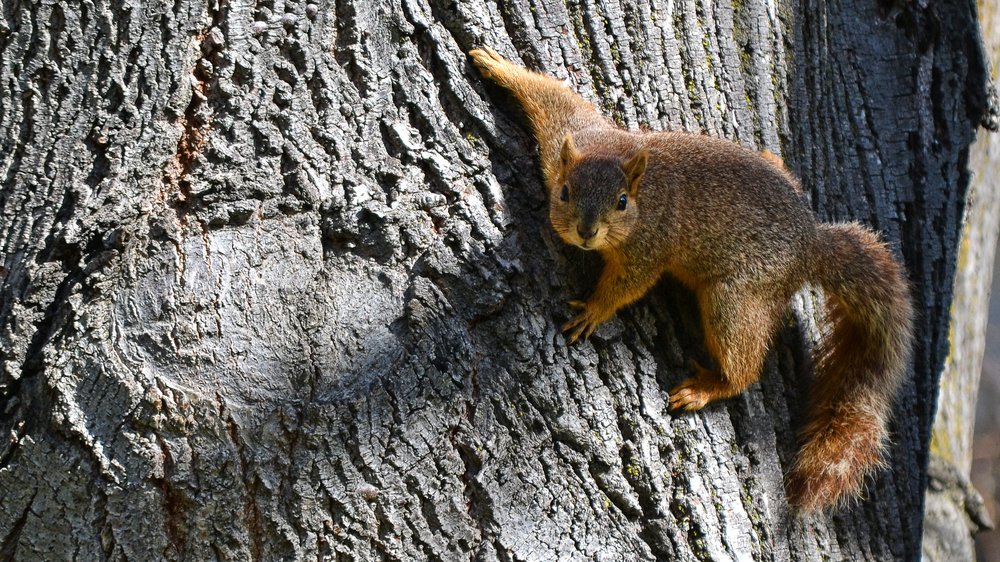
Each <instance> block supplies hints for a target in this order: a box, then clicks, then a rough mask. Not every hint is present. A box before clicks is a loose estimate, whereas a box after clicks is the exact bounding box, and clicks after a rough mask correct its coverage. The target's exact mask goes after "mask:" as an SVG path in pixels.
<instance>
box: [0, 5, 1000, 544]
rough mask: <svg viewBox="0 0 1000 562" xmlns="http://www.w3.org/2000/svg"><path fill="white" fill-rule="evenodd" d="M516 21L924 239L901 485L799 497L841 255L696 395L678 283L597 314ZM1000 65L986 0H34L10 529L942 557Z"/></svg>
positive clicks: (549, 53) (1, 489)
mask: <svg viewBox="0 0 1000 562" xmlns="http://www.w3.org/2000/svg"><path fill="white" fill-rule="evenodd" d="M482 44H486V45H490V46H493V47H495V48H497V49H498V50H500V51H501V52H502V53H503V54H505V55H508V56H510V57H512V58H514V59H515V60H518V59H520V60H521V61H523V62H524V63H526V64H527V65H528V66H530V67H533V68H537V69H540V70H543V71H545V72H548V73H551V74H554V75H556V76H559V77H561V78H566V79H568V80H569V81H570V82H571V83H572V84H573V85H574V87H575V88H577V89H578V90H579V91H580V92H581V93H582V94H583V95H584V96H585V97H587V98H589V99H591V100H593V101H594V102H596V103H597V104H598V105H599V106H601V107H602V108H604V110H605V111H606V112H607V113H608V114H610V115H612V116H613V117H614V118H615V119H616V120H617V121H618V122H619V123H621V124H622V125H623V126H626V127H628V128H631V129H638V128H640V127H650V128H652V129H667V128H682V129H687V130H695V131H705V132H708V133H711V134H715V135H720V136H725V137H728V138H731V139H734V140H737V141H739V142H741V143H743V144H746V145H748V146H754V147H760V148H768V149H770V150H772V151H774V152H778V153H781V154H782V155H783V156H784V158H785V159H786V162H787V163H788V165H789V166H790V167H791V168H792V169H793V170H795V171H796V172H797V173H799V174H800V175H801V176H802V179H803V184H804V186H805V187H806V189H807V190H808V191H809V192H810V193H811V194H812V203H813V207H814V209H815V210H816V211H817V213H818V214H819V215H820V216H821V217H823V218H824V219H827V220H859V221H862V222H865V223H867V224H870V225H872V226H874V227H875V228H877V229H879V230H880V231H881V232H883V234H884V236H885V238H886V239H887V240H890V241H891V242H892V244H893V246H894V248H895V249H896V250H898V252H899V255H901V256H902V257H903V258H904V259H905V262H906V264H907V268H908V270H909V272H910V278H911V280H912V283H913V295H914V300H915V303H916V306H917V309H918V310H919V311H920V316H919V319H918V322H917V326H916V328H917V346H916V350H915V354H914V363H913V366H912V371H911V376H910V377H908V382H907V384H906V386H905V388H904V390H903V392H902V394H901V396H900V398H899V400H898V403H897V406H896V412H897V413H896V418H895V420H896V421H895V423H894V426H893V436H894V445H893V447H892V450H891V457H892V458H891V461H890V463H889V465H890V467H891V470H887V471H884V472H883V473H882V474H880V475H879V476H878V478H876V479H875V481H874V482H872V483H871V485H870V487H869V489H868V494H867V498H866V499H865V500H864V501H862V502H860V503H859V504H857V505H854V506H850V507H847V508H845V509H841V510H836V511H832V512H830V513H827V514H820V515H815V516H807V517H799V516H797V515H795V514H794V513H790V512H789V511H788V509H787V505H786V502H785V496H784V492H783V488H782V474H783V470H784V469H785V468H786V467H788V465H789V462H790V460H791V458H792V455H793V453H794V450H795V435H796V429H797V428H798V427H799V426H800V424H801V422H802V419H803V417H804V415H805V412H804V411H803V406H802V404H803V403H804V399H805V397H806V395H807V392H808V379H809V373H810V372H811V364H810V359H809V357H810V355H809V348H810V342H811V341H812V339H813V337H814V334H815V322H814V316H815V313H816V311H817V310H818V309H819V307H818V305H817V301H816V299H815V298H814V295H813V294H812V293H809V292H804V293H802V295H801V296H799V297H797V298H796V299H795V303H794V306H793V313H792V314H790V315H789V322H788V327H787V328H786V329H784V330H783V331H782V332H781V333H780V334H779V335H778V337H777V338H776V341H775V343H774V350H773V352H772V353H771V355H770V356H769V359H768V361H767V367H766V370H765V372H764V374H763V375H762V377H761V382H760V384H757V385H754V386H753V387H751V388H750V390H748V391H747V392H746V393H744V394H743V395H742V396H740V397H737V398H734V399H731V400H728V401H725V402H723V403H719V404H717V405H713V406H710V407H708V408H707V409H705V410H704V411H703V412H700V413H698V414H693V415H671V414H669V413H668V412H667V409H666V397H667V394H666V393H667V390H669V389H670V388H671V387H672V386H673V385H675V384H676V383H678V382H679V381H681V380H682V379H684V378H686V377H687V376H689V375H691V374H692V370H691V367H690V366H689V361H690V360H691V359H695V358H697V359H701V360H704V358H705V356H706V351H705V348H704V345H703V342H702V336H701V333H700V329H699V327H698V321H697V312H696V306H695V304H694V303H693V298H692V295H691V294H690V293H688V292H687V291H686V290H684V289H683V288H681V287H680V286H679V285H678V284H676V283H674V282H672V281H670V280H666V281H664V282H663V283H662V284H661V286H660V287H659V288H657V289H656V290H654V291H653V292H652V293H651V294H650V295H649V296H648V297H647V298H645V299H643V300H642V301H640V302H639V303H638V304H636V305H635V306H632V307H630V308H628V309H626V310H624V311H622V312H620V313H619V314H618V315H617V318H615V319H613V320H612V321H610V322H608V323H607V324H606V325H604V326H602V327H601V329H599V330H598V331H597V333H596V334H595V335H594V337H592V338H591V340H590V341H589V342H584V343H582V344H577V345H574V346H568V345H567V342H566V340H565V339H564V338H563V337H562V336H561V335H560V333H559V326H560V325H561V323H562V321H564V320H565V319H566V317H567V315H568V313H569V311H568V309H567V307H566V305H565V303H566V301H567V300H569V299H571V298H576V297H579V296H580V295H581V294H584V293H586V291H587V290H589V288H591V287H592V285H593V282H594V280H595V275H596V272H597V270H598V267H599V265H600V264H599V259H598V258H596V257H593V256H592V255H589V254H583V253H581V252H579V251H576V250H574V249H571V248H568V247H566V246H564V245H562V244H561V243H559V242H558V240H557V239H556V238H555V237H554V236H553V235H552V233H551V232H550V230H549V228H548V226H547V224H546V211H545V207H546V204H545V199H544V194H543V189H542V185H541V177H540V173H539V171H538V168H537V160H536V157H535V147H534V144H533V141H532V140H531V138H530V135H529V134H528V133H527V131H526V129H525V128H524V126H523V125H524V124H523V123H522V122H521V121H520V120H519V118H518V114H517V113H516V110H515V108H514V105H513V104H512V103H511V102H510V100H509V99H507V98H505V97H504V96H503V95H502V93H501V92H499V91H498V90H495V89H493V88H491V87H489V86H487V85H486V84H485V82H484V81H483V80H482V79H481V77H480V76H479V75H478V74H477V73H476V72H475V71H474V70H473V69H472V68H471V66H470V65H469V64H468V62H467V59H466V55H465V53H466V52H467V51H468V50H470V49H471V48H473V47H475V46H479V45H482ZM986 78H987V76H986V72H985V70H984V62H983V56H982V52H981V46H980V42H979V38H978V31H977V27H976V18H975V6H974V4H973V3H971V2H951V3H949V2H929V1H927V0H922V1H921V0H918V1H915V2H906V3H902V2H901V3H899V4H898V5H895V4H889V3H882V4H879V3H875V2H871V1H870V0H852V1H849V2H844V3H837V2H832V3H831V2H815V1H811V0H800V1H796V2H791V3H788V2H781V3H778V4H775V3H768V2H764V1H762V0H744V1H740V2H730V1H728V0H721V1H719V2H716V1H708V0H704V1H684V2H676V3H674V2H655V3H652V4H650V3H646V2H640V3H638V4H634V3H618V2H598V3H593V2H589V1H584V2H578V1H576V0H573V1H571V2H568V3H566V4H563V3H560V2H555V3H553V2H546V1H543V0H527V1H526V0H509V1H504V2H500V3H498V4H492V3H482V2H479V1H477V0H460V1H458V2H443V1H440V0H402V1H401V2H399V3H396V2H391V1H385V0H374V1H367V2H360V1H357V0H339V1H337V2H335V3H329V4H325V3H317V4H311V3H310V4H303V3H285V2H281V1H279V2H263V3H260V4H259V5H248V4H243V3H232V2H224V3H218V4H217V3H213V2H210V3H209V4H208V5H205V4H201V3H198V2H197V1H196V0H190V1H189V0H177V1H176V2H173V3H162V2H161V3H142V2H131V1H125V2H121V3H119V2H113V3H111V4H108V3H107V2H105V1H104V0H97V1H96V2H86V3H84V4H82V5H81V6H76V5H70V3H69V2H66V1H65V0H54V1H52V2H49V3H43V4H32V5H28V4H27V3H23V2H19V1H17V0H5V2H4V5H3V20H0V83H2V84H3V90H0V128H2V134H0V139H2V141H0V142H2V143H3V145H2V146H3V150H2V152H0V181H2V190H0V216H2V221H0V252H2V254H0V260H2V261H0V265H2V267H3V269H2V270H0V276H2V277H3V279H2V285H0V346H2V347H0V348H2V363H0V412H2V416H0V435H4V436H9V437H6V438H5V439H4V440H3V441H0V497H2V498H3V499H2V501H0V559H19V560H34V559H62V558H78V559H85V560H93V559H114V560H123V559H128V560H150V559H160V558H167V559H186V560H205V559H212V558H218V559H239V560H245V559H255V560H258V559H266V560H275V559H360V560H369V559H383V558H386V559H425V558H426V559H439V558H440V559H449V560H450V559H468V558H476V559H481V560H493V559H500V560H551V559H580V560H584V559H599V560H622V559H637V560H652V559H664V560H695V559H715V560H724V559H741V560H744V559H779V560H785V559H820V558H834V559H840V558H843V559H850V560H858V559H865V558H867V559H874V560H886V559H890V558H896V559H913V558H916V557H917V556H919V552H920V533H921V517H920V514H921V513H922V512H923V509H922V508H923V491H924V488H925V484H926V465H927V458H928V440H929V432H930V424H931V421H932V419H933V414H934V408H935V402H936V395H937V388H938V384H937V383H938V376H939V373H940V371H941V369H942V365H943V361H944V359H945V355H946V353H947V350H948V322H949V316H948V313H949V307H950V303H951V294H952V279H953V276H954V271H955V259H956V255H957V252H958V240H959V237H960V219H961V217H962V214H963V202H964V200H965V193H966V188H967V185H968V172H967V171H966V160H967V155H968V146H969V143H970V142H971V141H972V139H973V136H974V131H975V129H976V128H977V126H978V124H979V122H980V119H981V116H982V115H983V113H984V111H985V108H986V96H985V80H986ZM706 220H712V218H711V217H706Z"/></svg>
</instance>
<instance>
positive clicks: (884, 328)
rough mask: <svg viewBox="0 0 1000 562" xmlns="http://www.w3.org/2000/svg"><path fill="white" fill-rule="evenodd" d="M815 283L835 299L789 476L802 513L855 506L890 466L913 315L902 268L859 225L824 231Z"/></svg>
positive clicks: (825, 226)
mask: <svg viewBox="0 0 1000 562" xmlns="http://www.w3.org/2000/svg"><path fill="white" fill-rule="evenodd" d="M818 228H819V233H818V234H819V236H818V243H817V249H816V259H815V260H814V263H816V264H817V265H816V267H815V269H814V272H813V280H814V281H816V282H818V283H819V284H820V286H822V287H823V291H824V292H825V293H826V296H827V312H828V323H827V325H826V327H825V329H824V333H823V336H822V338H821V340H820V343H819V346H818V347H819V348H818V350H817V351H818V353H817V356H816V382H815V383H814V385H813V388H812V391H811V398H810V401H811V407H810V409H809V415H810V419H809V420H808V422H807V424H806V426H805V428H804V429H803V431H802V448H801V449H800V450H799V452H798V457H797V458H796V460H795V463H794V465H793V466H792V469H791V471H790V473H789V475H788V479H787V483H786V485H787V490H788V495H789V498H790V500H791V501H792V503H793V504H794V505H796V506H797V507H799V508H800V509H803V510H807V511H809V510H815V509H818V508H823V507H826V506H829V505H832V504H836V503H839V502H842V501H844V500H850V499H854V498H857V497H858V496H859V495H860V494H861V491H862V486H863V484H864V480H865V477H866V476H867V475H868V474H870V473H871V472H872V471H873V470H874V469H876V468H878V467H880V466H881V465H882V464H883V454H884V449H885V448H886V441H887V430H886V424H887V423H888V420H889V416H890V413H891V409H892V402H893V399H894V398H895V395H896V391H897V389H898V388H899V386H900V383H901V382H902V379H903V376H904V374H905V373H904V371H905V368H906V364H907V363H908V362H909V358H910V348H911V343H912V339H913V333H912V329H913V328H912V325H913V308H912V305H911V302H910V293H909V288H908V284H907V281H906V278H905V276H904V272H903V268H902V266H901V265H900V264H899V262H898V261H896V259H895V258H894V257H893V256H892V253H891V252H890V251H889V249H888V248H887V247H886V245H885V244H884V243H882V242H881V241H880V240H879V238H878V236H877V235H876V234H875V233H873V232H871V231H870V230H868V229H866V228H864V227H862V226H861V225H858V224H855V223H849V224H821V225H819V227H818Z"/></svg>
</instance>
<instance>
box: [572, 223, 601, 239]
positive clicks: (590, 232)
mask: <svg viewBox="0 0 1000 562" xmlns="http://www.w3.org/2000/svg"><path fill="white" fill-rule="evenodd" d="M576 233H577V234H579V235H580V238H583V239H584V240H590V239H591V238H593V237H594V236H596V235H597V229H596V228H594V227H593V226H590V227H584V226H583V225H579V224H578V225H576Z"/></svg>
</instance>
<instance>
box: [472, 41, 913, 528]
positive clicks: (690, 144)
mask: <svg viewBox="0 0 1000 562" xmlns="http://www.w3.org/2000/svg"><path fill="white" fill-rule="evenodd" d="M470 56H471V57H472V60H473V62H474V63H475V65H476V66H477V67H478V68H479V70H480V71H481V72H482V74H483V75H484V76H486V77H487V78H489V79H490V80H492V81H494V82H495V83H497V84H499V85H500V86H503V87H504V88H506V89H507V90H509V91H510V92H511V94H513V96H514V97H515V98H516V99H517V100H518V102H519V103H520V104H521V106H522V108H523V109H524V111H525V114H526V115H527V117H528V120H529V121H530V123H531V126H532V130H533V131H534V134H535V137H536V139H537V140H538V143H539V149H540V150H539V152H540V159H541V165H542V172H543V174H544V176H545V180H546V187H547V189H548V192H549V202H550V204H549V218H550V221H551V223H552V226H553V228H554V230H555V231H556V233H557V234H559V236H560V237H561V238H563V240H564V241H566V242H567V243H569V244H574V245H577V246H579V247H581V248H584V249H588V250H596V251H597V252H599V253H600V254H601V256H602V257H603V259H604V264H605V265H604V269H603V271H602V272H601V276H600V279H599V280H598V282H597V287H596V289H595V291H594V294H593V295H592V296H591V298H590V299H588V300H587V301H573V302H571V303H570V305H571V306H572V307H573V308H576V309H578V310H579V313H578V314H577V316H575V317H574V318H573V319H572V320H570V321H569V322H567V323H566V324H565V325H564V326H563V330H564V331H565V332H568V333H569V337H570V340H571V341H575V340H576V339H577V338H579V337H580V336H583V337H587V336H589V335H590V334H591V333H592V332H593V331H594V330H595V329H596V328H597V326H598V325H600V324H601V323H602V322H604V321H605V320H607V319H608V318H610V317H611V316H612V315H614V313H615V312H616V311H617V310H618V309H619V308H621V307H623V306H625V305H627V304H630V303H632V302H634V301H635V300H637V299H639V298H640V297H642V296H643V295H644V294H645V293H646V292H647V291H648V290H649V289H650V288H651V287H652V286H653V285H654V284H655V283H656V282H657V280H658V279H659V278H660V276H661V275H663V274H664V273H667V274H670V275H673V276H674V277H676V278H677V279H679V280H680V281H681V282H682V283H684V284H685V285H687V286H689V287H690V288H691V289H692V290H693V291H694V292H695V294H696V295H697V298H698V304H699V307H700V311H701V322H702V327H703V330H704V333H705V341H706V347H707V348H708V350H709V352H710V354H711V356H712V358H713V359H714V360H715V363H716V367H717V370H710V369H706V368H704V367H702V366H701V365H697V364H695V376H693V377H691V378H689V379H687V380H686V381H684V382H682V383H681V384H680V385H678V386H677V387H676V388H674V389H673V391H671V393H670V407H671V409H673V410H688V411H693V410H698V409H701V408H703V407H704V406H705V405H706V404H709V403H710V402H712V401H714V400H718V399H721V398H727V397H730V396H733V395H735V394H738V393H739V392H741V391H743V390H744V389H745V388H746V387H747V386H748V385H750V384H752V383H753V382H754V381H756V380H757V378H758V377H759V376H760V371H761V368H762V366H763V363H764V358H765V356H766V354H767V351H768V348H769V346H770V342H771V338H772V336H773V334H774V332H775V331H776V329H777V327H778V324H779V322H780V320H781V318H782V316H783V315H784V313H785V310H786V308H787V305H788V301H789V299H790V298H791V296H792V295H793V294H794V293H795V292H796V291H798V290H799V289H800V288H801V287H802V286H803V285H804V284H805V283H807V282H814V283H818V284H819V285H820V286H821V287H822V288H823V289H824V292H825V293H826V294H827V296H828V308H829V324H828V328H829V330H828V332H827V333H826V334H824V337H823V338H822V341H821V342H820V344H819V355H818V360H817V378H816V383H815V385H814V388H813V390H812V392H811V396H812V398H811V403H810V410H809V421H808V423H807V424H806V427H805V428H804V430H803V433H802V437H803V445H802V448H801V449H800V451H799V453H798V455H797V457H796V460H795V462H794V464H793V466H792V468H791V470H790V472H789V474H788V479H787V490H788V493H789V497H790V500H791V502H792V503H793V504H794V505H796V506H798V507H799V508H802V509H804V510H812V509H817V508H822V507H825V506H829V505H832V504H835V503H837V502H839V501H841V500H844V499H850V498H856V497H858V496H859V495H860V493H861V489H862V485H863V483H864V478H865V477H866V476H867V475H868V474H870V473H871V471H873V470H874V469H875V468H877V467H878V466H880V464H881V463H882V457H883V455H882V449H883V448H884V447H885V442H886V439H887V432H886V429H885V428H886V424H887V420H888V417H889V415H890V409H891V403H892V400H893V398H894V396H895V394H896V391H897V389H898V387H899V384H900V382H901V380H902V377H903V375H904V369H905V365H906V363H907V362H908V360H909V353H910V346H911V339H912V336H911V329H912V328H911V325H912V310H911V304H910V298H909V290H908V287H907V283H906V280H905V275H904V271H903V268H902V266H901V265H900V264H899V263H898V262H897V261H896V260H895V259H894V258H893V256H892V254H891V252H890V251H889V249H888V248H887V247H886V245H885V244H884V243H882V242H881V241H880V240H879V239H878V237H877V236H876V235H875V234H874V233H872V232H871V231H869V230H867V229H865V228H864V227H862V226H860V225H857V224H823V223H819V222H817V221H816V219H815V217H814V216H813V214H812V212H811V211H810V210H809V209H808V208H807V207H806V205H805V203H804V201H803V200H802V198H801V194H800V191H799V187H798V183H797V180H796V179H795V177H794V176H793V175H792V174H791V173H790V172H789V171H788V170H787V169H786V168H785V166H784V163H783V162H782V161H781V159H780V158H779V157H777V156H776V155H774V154H773V153H771V152H768V151H764V152H763V153H758V152H754V151H751V150H748V149H745V148H742V147H740V146H738V145H736V144H735V143H732V142H730V141H726V140H722V139H716V138H712V137H707V136H703V135H695V134H689V133H679V132H658V133H656V132H653V133H633V132H628V131H623V130H621V129H619V128H617V127H615V126H614V125H613V124H612V123H611V122H610V121H608V120H607V119H606V118H604V117H603V116H601V115H600V114H599V113H598V112H597V110H596V109H595V108H594V107H593V105H591V104H589V103H587V102H586V101H584V100H583V99H582V98H581V97H580V96H579V95H577V94H576V93H574V92H573V91H572V90H570V89H569V88H568V87H567V86H566V85H564V84H562V83H561V82H559V81H557V80H555V79H553V78H550V77H548V76H544V75H542V74H539V73H535V72H532V71H529V70H526V69H524V68H522V67H520V66H518V65H515V64H513V63H511V62H509V61H507V60H506V59H504V58H503V57H501V56H500V55H499V54H497V53H496V52H495V51H493V50H492V49H489V48H484V49H476V50H473V51H472V52H471V53H470Z"/></svg>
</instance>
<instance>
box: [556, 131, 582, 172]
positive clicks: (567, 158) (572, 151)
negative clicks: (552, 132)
mask: <svg viewBox="0 0 1000 562" xmlns="http://www.w3.org/2000/svg"><path fill="white" fill-rule="evenodd" d="M579 155H580V153H579V152H577V151H576V143H574V142H573V135H572V134H570V133H566V136H564V137H563V142H562V150H560V151H559V161H560V162H561V163H562V167H563V170H565V169H566V168H569V166H570V164H572V163H573V161H575V160H576V158H577V156H579Z"/></svg>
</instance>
